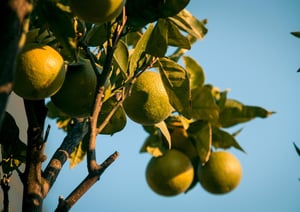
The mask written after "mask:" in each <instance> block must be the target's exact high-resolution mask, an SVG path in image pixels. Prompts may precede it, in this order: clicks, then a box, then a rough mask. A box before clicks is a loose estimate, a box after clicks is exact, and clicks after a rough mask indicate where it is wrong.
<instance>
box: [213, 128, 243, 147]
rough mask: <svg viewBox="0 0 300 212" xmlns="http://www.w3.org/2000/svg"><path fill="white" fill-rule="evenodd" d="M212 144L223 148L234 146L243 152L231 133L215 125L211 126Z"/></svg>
mask: <svg viewBox="0 0 300 212" xmlns="http://www.w3.org/2000/svg"><path fill="white" fill-rule="evenodd" d="M212 145H213V146H214V147H215V148H223V149H228V148H230V147H234V148H236V149H238V150H240V151H242V152H245V151H244V149H243V148H242V147H241V146H240V145H239V143H238V142H237V141H236V139H235V138H234V135H231V134H229V133H228V132H226V131H223V130H221V129H219V128H217V127H213V130H212Z"/></svg>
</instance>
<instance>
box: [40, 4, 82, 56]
mask: <svg viewBox="0 0 300 212" xmlns="http://www.w3.org/2000/svg"><path fill="white" fill-rule="evenodd" d="M37 7H38V11H39V16H40V17H42V19H43V20H44V21H45V22H46V23H47V24H48V26H49V28H50V30H51V31H52V32H53V34H54V35H55V37H56V38H57V40H58V41H59V42H60V44H61V45H62V46H63V51H64V52H67V57H68V58H69V59H73V60H74V59H76V47H77V41H76V33H75V29H74V24H73V21H72V15H71V12H70V10H68V9H66V8H68V7H66V6H63V5H62V4H61V3H59V2H58V1H56V0H46V1H43V2H41V4H37Z"/></svg>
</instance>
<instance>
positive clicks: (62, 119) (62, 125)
mask: <svg viewBox="0 0 300 212" xmlns="http://www.w3.org/2000/svg"><path fill="white" fill-rule="evenodd" d="M46 107H47V109H48V111H47V116H48V117H49V118H51V119H55V120H56V125H57V127H58V128H59V129H62V130H64V131H68V128H69V123H70V122H71V121H72V118H71V117H69V116H68V115H66V114H65V113H63V112H62V111H60V110H59V109H58V108H57V107H56V106H55V105H54V104H53V102H52V101H49V102H48V103H47V105H46Z"/></svg>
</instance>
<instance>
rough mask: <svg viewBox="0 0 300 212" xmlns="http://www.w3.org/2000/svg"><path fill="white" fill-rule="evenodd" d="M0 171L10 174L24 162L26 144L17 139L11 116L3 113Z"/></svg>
mask: <svg viewBox="0 0 300 212" xmlns="http://www.w3.org/2000/svg"><path fill="white" fill-rule="evenodd" d="M0 144H1V156H2V162H1V165H2V171H3V173H10V172H12V171H13V170H15V169H16V168H18V167H19V166H20V165H21V164H22V163H25V161H26V144H24V143H23V142H22V141H21V140H20V139H19V128H18V126H17V124H16V122H15V120H14V118H13V116H12V115H11V114H9V113H8V112H5V114H4V118H3V122H2V128H1V130H0Z"/></svg>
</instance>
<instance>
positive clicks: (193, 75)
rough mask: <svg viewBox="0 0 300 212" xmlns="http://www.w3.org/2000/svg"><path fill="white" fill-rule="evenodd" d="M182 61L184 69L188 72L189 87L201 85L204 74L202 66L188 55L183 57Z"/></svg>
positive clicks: (203, 80)
mask: <svg viewBox="0 0 300 212" xmlns="http://www.w3.org/2000/svg"><path fill="white" fill-rule="evenodd" d="M183 62H184V65H185V69H186V70H187V72H188V74H189V79H190V83H191V89H195V88H197V87H199V86H203V85H204V82H205V75H204V71H203V69H202V67H201V66H200V65H199V64H198V63H197V61H196V60H194V59H193V58H191V57H188V56H184V57H183Z"/></svg>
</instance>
